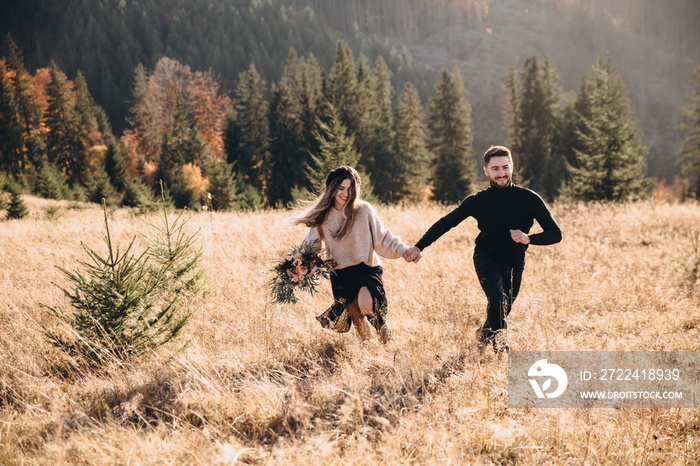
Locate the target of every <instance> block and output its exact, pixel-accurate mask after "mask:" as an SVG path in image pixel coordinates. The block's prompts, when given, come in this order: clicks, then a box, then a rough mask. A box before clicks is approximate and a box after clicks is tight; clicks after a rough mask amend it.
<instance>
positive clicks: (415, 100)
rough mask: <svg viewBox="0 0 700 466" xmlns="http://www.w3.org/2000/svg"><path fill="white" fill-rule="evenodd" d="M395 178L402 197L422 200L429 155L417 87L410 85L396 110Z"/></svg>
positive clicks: (407, 86) (428, 169) (404, 90)
mask: <svg viewBox="0 0 700 466" xmlns="http://www.w3.org/2000/svg"><path fill="white" fill-rule="evenodd" d="M394 120H395V124H396V150H395V153H396V157H395V159H394V160H395V161H396V163H395V169H394V170H395V172H394V173H395V176H396V177H397V178H398V179H399V180H401V181H400V184H401V185H403V186H404V187H405V188H404V191H399V192H400V193H401V194H402V195H404V196H407V197H409V198H410V199H412V200H419V199H420V198H421V191H422V189H423V188H424V187H425V186H426V185H427V180H428V177H429V173H430V166H429V164H430V153H429V152H428V149H427V147H426V144H425V138H426V135H425V122H424V120H425V115H424V111H423V105H422V104H421V101H420V96H419V95H418V90H417V89H416V87H415V86H414V85H413V84H411V83H410V82H409V83H406V86H405V87H404V89H403V92H402V93H401V98H400V100H399V103H398V105H397V107H396V117H395V119H394Z"/></svg>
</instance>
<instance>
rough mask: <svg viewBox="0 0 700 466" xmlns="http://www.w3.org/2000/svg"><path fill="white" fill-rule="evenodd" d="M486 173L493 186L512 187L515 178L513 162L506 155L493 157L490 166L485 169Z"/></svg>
mask: <svg viewBox="0 0 700 466" xmlns="http://www.w3.org/2000/svg"><path fill="white" fill-rule="evenodd" d="M484 173H486V176H488V177H489V180H490V181H491V184H492V185H493V186H495V187H497V188H505V187H507V186H509V185H510V182H511V179H512V178H513V162H512V161H511V160H510V158H509V157H507V156H505V155H502V156H500V157H491V159H490V160H489V163H488V165H486V166H485V167H484Z"/></svg>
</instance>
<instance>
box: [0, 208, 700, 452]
mask: <svg viewBox="0 0 700 466" xmlns="http://www.w3.org/2000/svg"><path fill="white" fill-rule="evenodd" d="M27 205H28V206H29V207H30V210H32V211H33V212H34V215H33V217H32V218H31V219H29V220H24V221H9V222H2V223H0V306H1V307H0V464H20V463H22V464H25V463H26V464H47V463H51V464H127V463H134V464H232V463H235V462H239V461H240V462H251V463H272V464H347V463H352V462H357V463H360V464H361V463H391V464H396V463H400V464H405V463H419V464H426V463H431V464H432V463H436V464H448V463H451V464H468V463H472V464H494V463H495V464H505V463H524V464H542V463H556V464H561V463H564V464H648V463H651V464H698V463H699V462H700V443H699V440H700V415H699V414H698V411H697V410H688V409H683V410H680V409H665V410H664V409H620V410H612V409H589V410H586V409H559V410H557V409H549V410H546V409H509V408H508V407H507V392H506V386H507V363H506V360H505V358H502V359H498V358H496V357H495V356H493V354H492V353H491V352H487V353H486V354H485V355H484V357H483V358H479V357H478V355H477V351H476V348H475V345H474V341H473V339H474V330H475V329H476V327H477V326H478V325H479V323H480V322H481V320H482V319H483V318H484V315H485V304H486V303H485V298H484V296H483V295H482V292H481V290H480V288H479V286H478V283H477V280H476V276H475V273H474V270H473V266H472V258H471V256H472V248H473V245H474V242H473V240H474V238H475V236H476V233H477V229H476V225H475V222H474V221H473V220H468V221H466V222H465V223H464V224H463V225H461V226H460V227H458V228H457V229H455V230H453V231H451V232H450V233H448V234H447V235H446V236H444V237H443V238H442V239H441V240H440V241H438V242H437V243H435V244H434V245H433V246H431V247H430V248H428V249H427V250H426V252H425V254H424V258H423V260H422V261H421V262H420V263H419V264H406V263H405V262H403V260H399V261H388V260H385V261H384V268H385V285H386V290H387V294H388V300H389V306H390V308H389V318H390V322H391V324H392V326H393V329H394V339H393V340H392V342H390V343H389V344H388V345H381V344H379V343H378V342H377V341H376V340H373V341H369V342H364V343H363V342H361V341H360V340H359V338H358V337H357V336H356V334H355V333H354V331H351V333H350V334H346V335H336V334H332V333H329V332H327V331H325V330H323V329H321V328H320V326H319V325H318V323H317V322H316V320H315V319H314V316H315V315H316V314H318V313H320V312H321V311H322V310H324V309H325V308H326V307H327V306H328V305H329V303H330V300H331V294H330V286H329V285H328V286H326V287H325V288H324V291H323V292H321V293H319V294H318V295H314V296H308V295H305V296H302V297H301V299H300V302H299V303H298V304H297V305H295V306H284V305H277V304H275V305H272V304H269V295H268V290H267V280H268V279H269V277H270V275H269V268H270V266H271V264H272V263H273V262H274V261H275V260H277V259H278V258H280V257H281V256H282V255H283V254H284V253H286V252H287V251H288V250H289V249H290V247H291V245H293V244H298V243H299V242H300V241H301V239H302V238H303V235H304V229H303V228H302V227H289V226H287V220H288V219H289V217H290V213H289V212H262V213H248V214H218V213H215V214H211V213H207V214H192V218H191V220H190V223H189V224H188V226H189V227H190V228H191V229H197V228H200V229H201V232H200V234H199V244H200V245H201V246H202V247H203V249H204V261H203V266H204V267H205V268H207V269H208V277H209V280H210V287H211V290H212V295H211V296H210V297H209V298H208V300H207V301H206V303H205V305H204V306H203V307H202V308H201V309H199V310H198V312H197V313H196V314H195V315H194V317H193V320H192V321H191V323H190V325H189V327H187V328H186V329H185V334H186V335H185V338H187V339H188V340H189V341H190V345H189V347H188V348H187V350H186V351H185V352H183V353H177V354H169V353H168V351H167V349H164V350H163V351H160V352H158V353H157V354H152V355H150V356H148V357H145V358H141V359H139V360H136V361H133V362H131V363H127V364H118V363H115V364H114V366H113V367H110V368H109V370H108V371H106V372H105V373H101V374H90V373H85V374H72V375H70V374H69V375H68V376H67V377H66V375H65V374H61V373H60V371H59V370H58V368H59V367H60V364H59V363H60V357H59V356H58V355H57V354H56V353H54V352H53V350H52V349H51V348H50V347H49V346H48V345H47V343H46V342H44V341H43V339H42V336H41V331H40V324H42V323H43V324H46V325H51V324H57V322H51V321H50V318H49V317H48V315H47V314H46V312H45V310H44V309H43V308H42V307H40V305H39V303H46V304H49V305H57V304H65V303H63V302H62V300H63V299H64V298H63V296H62V294H61V292H60V290H58V289H57V288H56V286H55V285H54V283H61V280H63V277H62V275H61V274H60V272H59V271H58V270H57V269H56V268H55V267H54V265H60V266H61V267H64V268H67V269H72V268H75V267H76V266H77V261H78V260H79V259H82V258H84V257H83V250H82V248H81V247H80V245H79V242H80V241H84V242H85V243H87V244H88V245H89V246H90V247H92V248H95V249H98V250H99V248H100V247H103V241H102V238H103V237H104V231H103V223H102V221H101V211H100V210H99V208H97V207H90V206H86V205H83V208H82V209H80V210H75V209H68V208H67V205H66V204H63V209H65V215H63V217H62V218H60V219H59V220H54V221H51V220H45V219H42V216H41V209H42V207H43V206H44V201H41V200H38V199H28V200H27ZM447 211H448V209H447V208H444V207H439V206H435V205H425V206H419V207H406V208H402V207H380V208H378V212H379V215H380V217H381V218H382V220H383V222H384V223H385V225H387V226H389V227H390V228H391V229H392V231H393V232H394V233H396V234H399V235H400V236H401V237H402V238H404V240H406V241H407V242H409V243H413V242H415V241H417V240H418V239H419V237H420V235H421V234H422V233H423V232H424V231H425V230H426V229H427V228H428V227H429V226H430V225H431V224H432V222H433V221H435V220H437V219H438V218H439V217H440V216H441V215H443V214H445V213H446V212H447ZM553 212H554V215H555V218H556V219H557V220H558V221H559V223H560V225H561V226H562V229H563V232H564V241H563V242H562V243H561V244H559V245H555V246H551V247H540V248H538V247H531V248H530V250H529V252H528V262H527V266H526V271H525V276H524V281H523V287H522V291H521V294H520V296H519V298H518V299H517V301H516V303H515V306H514V310H513V313H512V314H511V317H510V319H509V341H510V346H511V349H513V350H691V351H697V350H699V349H700V340H699V338H698V337H699V334H700V310H699V304H700V290H698V287H697V285H695V286H693V285H691V284H690V283H688V282H686V281H684V280H683V279H682V277H681V275H680V274H679V273H678V271H677V267H676V260H677V258H678V257H679V256H680V255H681V254H683V252H684V251H686V252H687V251H689V248H690V244H691V236H692V232H693V230H697V229H698V226H700V205H698V204H684V205H669V204H663V205H661V204H647V203H639V204H631V205H594V206H570V205H555V206H554V208H553ZM149 221H150V219H149V218H148V217H145V218H144V217H134V216H131V215H130V214H129V213H128V212H126V211H116V212H114V214H113V218H112V223H111V224H110V228H111V231H112V234H113V240H114V241H115V243H117V244H125V243H127V242H128V240H129V239H130V238H132V237H133V236H134V235H136V234H137V233H138V232H143V231H146V230H148V228H149V227H148V224H149Z"/></svg>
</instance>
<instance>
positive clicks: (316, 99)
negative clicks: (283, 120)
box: [299, 54, 323, 188]
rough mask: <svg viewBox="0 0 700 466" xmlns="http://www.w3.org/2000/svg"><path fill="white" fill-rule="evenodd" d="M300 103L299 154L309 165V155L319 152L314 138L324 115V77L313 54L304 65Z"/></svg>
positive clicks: (305, 186) (303, 186)
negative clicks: (319, 121) (302, 155)
mask: <svg viewBox="0 0 700 466" xmlns="http://www.w3.org/2000/svg"><path fill="white" fill-rule="evenodd" d="M299 101H300V105H301V115H300V117H299V119H300V120H301V134H302V142H301V145H300V147H299V152H300V153H301V154H304V161H305V164H308V163H309V161H310V158H309V154H315V153H317V152H318V141H317V140H316V138H315V137H314V131H315V130H316V121H317V118H318V117H319V116H321V115H322V102H323V76H322V75H321V67H320V66H319V64H318V60H316V57H315V56H314V55H313V54H309V56H308V57H307V58H306V60H305V62H304V64H303V69H302V73H301V89H300V99H299ZM300 188H310V186H308V185H304V184H301V185H300Z"/></svg>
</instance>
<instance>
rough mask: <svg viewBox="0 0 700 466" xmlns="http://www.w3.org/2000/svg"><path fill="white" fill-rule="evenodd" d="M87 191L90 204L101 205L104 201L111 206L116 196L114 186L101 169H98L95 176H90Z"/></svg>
mask: <svg viewBox="0 0 700 466" xmlns="http://www.w3.org/2000/svg"><path fill="white" fill-rule="evenodd" d="M87 191H88V193H87V194H88V200H89V201H90V202H95V203H101V202H102V201H103V200H104V201H105V202H106V203H107V205H112V204H113V203H114V200H115V197H116V195H117V192H116V190H115V189H114V186H112V183H110V182H109V175H108V174H107V172H105V171H104V169H103V168H100V170H98V171H97V173H96V174H95V175H90V177H89V178H88V182H87Z"/></svg>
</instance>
